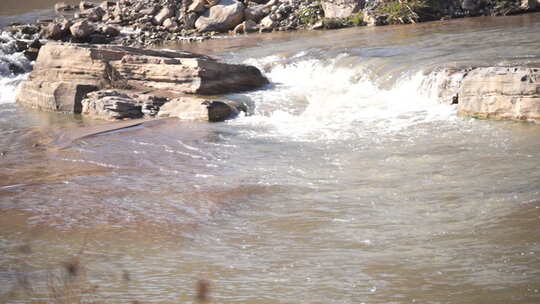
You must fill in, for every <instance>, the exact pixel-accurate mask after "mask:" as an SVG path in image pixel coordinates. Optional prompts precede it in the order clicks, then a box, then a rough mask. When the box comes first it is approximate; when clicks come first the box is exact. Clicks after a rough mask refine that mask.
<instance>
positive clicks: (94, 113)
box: [81, 90, 143, 120]
mask: <svg viewBox="0 0 540 304" xmlns="http://www.w3.org/2000/svg"><path fill="white" fill-rule="evenodd" d="M81 104H82V114H83V115H88V116H91V117H93V118H101V119H107V120H114V119H124V118H141V117H143V112H142V106H141V104H140V103H139V102H137V100H135V99H133V98H132V97H130V96H129V95H127V94H124V93H121V92H118V91H115V90H104V91H97V92H92V93H89V94H88V95H87V97H86V98H85V99H83V100H82V102H81Z"/></svg>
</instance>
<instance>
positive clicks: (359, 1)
mask: <svg viewBox="0 0 540 304" xmlns="http://www.w3.org/2000/svg"><path fill="white" fill-rule="evenodd" d="M364 4H365V0H323V1H322V2H321V5H322V8H323V10H324V16H325V17H326V18H347V17H349V16H351V15H352V14H354V13H357V12H359V11H360V10H361V9H363V8H364Z"/></svg>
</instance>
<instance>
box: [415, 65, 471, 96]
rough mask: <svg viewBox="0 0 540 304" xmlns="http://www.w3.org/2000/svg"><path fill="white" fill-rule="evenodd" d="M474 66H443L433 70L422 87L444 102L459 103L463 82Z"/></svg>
mask: <svg viewBox="0 0 540 304" xmlns="http://www.w3.org/2000/svg"><path fill="white" fill-rule="evenodd" d="M471 70H472V68H449V67H446V68H442V69H437V70H435V71H433V72H431V73H430V74H429V75H428V76H427V77H426V79H425V80H424V81H423V83H422V88H423V89H424V90H425V91H427V92H428V93H429V94H430V95H431V96H433V97H434V98H435V99H437V101H438V102H439V103H442V104H448V105H450V104H457V103H458V101H459V89H460V88H461V83H462V82H463V79H464V78H465V76H467V74H468V73H469V72H470V71H471Z"/></svg>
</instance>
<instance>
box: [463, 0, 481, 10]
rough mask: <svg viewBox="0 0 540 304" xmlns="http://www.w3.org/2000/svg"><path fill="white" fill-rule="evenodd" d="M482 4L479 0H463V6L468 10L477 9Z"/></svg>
mask: <svg viewBox="0 0 540 304" xmlns="http://www.w3.org/2000/svg"><path fill="white" fill-rule="evenodd" d="M479 6H480V2H479V0H463V3H462V4H461V7H462V8H463V9H464V10H468V11H475V10H477V9H478V7H479Z"/></svg>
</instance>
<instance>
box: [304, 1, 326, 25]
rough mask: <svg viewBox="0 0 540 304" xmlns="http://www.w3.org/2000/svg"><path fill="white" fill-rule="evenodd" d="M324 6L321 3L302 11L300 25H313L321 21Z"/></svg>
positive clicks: (313, 4)
mask: <svg viewBox="0 0 540 304" xmlns="http://www.w3.org/2000/svg"><path fill="white" fill-rule="evenodd" d="M322 11H323V10H322V6H321V3H320V2H319V1H317V2H315V3H312V4H311V5H310V6H308V7H305V8H303V9H302V10H300V24H302V25H311V24H314V23H315V22H317V21H319V20H320V18H321V15H322Z"/></svg>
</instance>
